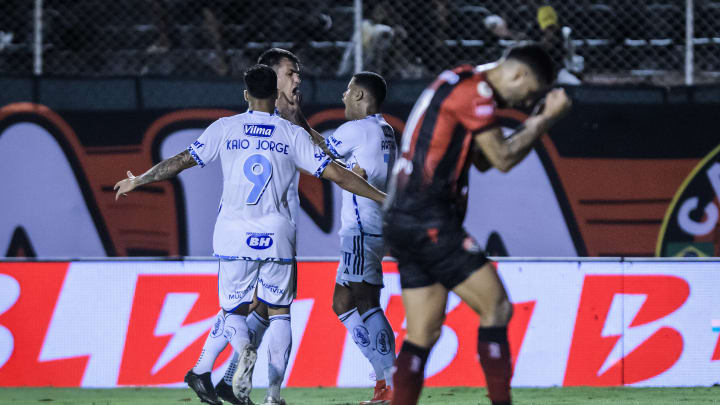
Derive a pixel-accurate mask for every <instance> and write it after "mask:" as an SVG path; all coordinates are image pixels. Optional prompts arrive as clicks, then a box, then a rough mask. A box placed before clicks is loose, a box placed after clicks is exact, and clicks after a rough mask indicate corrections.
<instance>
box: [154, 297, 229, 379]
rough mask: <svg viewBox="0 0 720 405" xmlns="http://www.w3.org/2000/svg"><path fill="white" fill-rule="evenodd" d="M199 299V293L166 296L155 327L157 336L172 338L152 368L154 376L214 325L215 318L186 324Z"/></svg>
mask: <svg viewBox="0 0 720 405" xmlns="http://www.w3.org/2000/svg"><path fill="white" fill-rule="evenodd" d="M197 299H198V294H197V293H170V294H168V295H166V296H165V303H164V304H163V308H162V312H160V316H159V318H158V321H157V324H156V325H155V336H165V335H170V336H171V337H170V340H169V341H168V343H167V345H166V346H165V350H163V352H162V354H161V355H160V357H158V359H157V362H156V363H155V365H154V366H153V368H152V373H153V374H155V373H157V372H158V370H160V369H162V368H163V367H165V365H167V364H168V363H169V362H170V361H171V360H172V359H174V358H175V357H176V356H177V355H178V354H180V352H182V351H183V350H185V349H186V348H187V347H188V346H189V345H190V344H191V343H192V342H194V341H195V340H196V339H198V338H199V337H201V336H204V335H206V334H207V331H208V329H209V328H210V326H211V325H212V324H213V321H214V320H215V317H214V316H213V317H211V318H207V319H205V320H202V321H200V322H195V323H191V324H185V319H186V318H187V316H188V314H189V313H190V310H191V309H192V308H193V306H194V305H195V301H197Z"/></svg>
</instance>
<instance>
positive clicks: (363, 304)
mask: <svg viewBox="0 0 720 405" xmlns="http://www.w3.org/2000/svg"><path fill="white" fill-rule="evenodd" d="M354 301H355V305H356V306H357V309H358V312H360V313H361V314H364V313H365V312H367V311H369V310H370V309H372V308H375V307H379V306H380V302H379V300H376V299H375V297H368V296H356V297H354Z"/></svg>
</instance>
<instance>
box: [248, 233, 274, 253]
mask: <svg viewBox="0 0 720 405" xmlns="http://www.w3.org/2000/svg"><path fill="white" fill-rule="evenodd" d="M248 235H249V236H248V238H247V240H246V241H245V242H246V243H247V245H248V246H249V247H251V248H253V249H257V250H262V249H267V248H269V247H270V246H272V245H273V239H272V237H270V235H272V234H271V233H248Z"/></svg>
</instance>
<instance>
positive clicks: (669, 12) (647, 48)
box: [0, 0, 720, 84]
mask: <svg viewBox="0 0 720 405" xmlns="http://www.w3.org/2000/svg"><path fill="white" fill-rule="evenodd" d="M0 4H2V12H0V74H3V75H23V74H32V73H33V72H41V73H42V74H44V75H59V76H135V75H152V76H173V77H226V76H230V77H237V76H239V75H240V74H241V73H242V72H243V70H244V69H245V68H247V67H248V66H249V65H250V64H252V63H253V62H254V61H255V60H256V59H257V56H258V55H259V54H260V53H261V52H262V51H264V50H265V49H267V48H269V47H273V46H275V47H282V48H286V49H289V50H291V51H293V52H295V53H296V54H297V55H298V56H299V57H300V59H301V62H302V68H303V74H304V75H306V76H315V77H335V76H344V75H347V74H350V73H352V72H353V70H354V69H355V58H354V52H355V50H354V49H355V47H354V46H353V44H354V41H356V40H361V41H362V50H363V57H362V60H363V65H364V66H363V68H364V69H366V70H374V71H377V72H379V73H381V74H383V75H385V76H386V77H389V78H408V79H418V78H428V77H432V76H434V75H436V74H437V73H438V72H440V71H441V70H443V69H445V68H447V67H450V66H453V65H456V64H459V63H464V62H469V63H484V62H488V61H491V60H494V59H497V58H498V57H499V56H500V55H501V54H502V52H503V50H504V49H505V48H507V47H508V46H511V45H512V44H513V43H515V42H517V41H523V40H535V41H540V42H542V43H543V44H544V45H545V46H546V47H547V49H548V50H549V51H550V53H551V54H552V56H553V58H554V59H555V61H556V63H557V66H558V69H559V70H561V76H560V78H561V81H565V82H567V83H580V82H590V83H643V82H652V83H662V84H681V83H682V82H683V80H684V72H685V65H686V51H687V46H686V45H687V44H686V37H685V35H686V33H685V30H686V15H685V7H686V1H685V0H566V1H543V0H504V1H494V0H414V1H399V0H363V1H362V17H363V20H362V24H361V28H360V29H358V30H356V29H355V24H354V16H355V8H354V1H353V0H334V1H333V0H273V1H271V0H44V1H41V2H37V1H32V0H3V2H2V3H0ZM37 4H41V5H42V6H41V7H40V8H39V9H36V5H37ZM693 25H694V30H693V31H694V32H693V40H692V50H693V52H694V63H693V69H694V76H695V79H696V81H697V82H714V81H717V80H720V79H719V78H720V0H718V1H711V0H694V13H693ZM38 53H40V54H41V55H37V54H38ZM39 56H40V57H39Z"/></svg>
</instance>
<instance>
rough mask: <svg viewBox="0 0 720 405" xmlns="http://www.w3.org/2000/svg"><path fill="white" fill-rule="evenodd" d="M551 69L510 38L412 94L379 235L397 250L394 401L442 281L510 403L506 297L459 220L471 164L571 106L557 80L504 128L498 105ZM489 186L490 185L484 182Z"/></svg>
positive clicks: (543, 57)
mask: <svg viewBox="0 0 720 405" xmlns="http://www.w3.org/2000/svg"><path fill="white" fill-rule="evenodd" d="M554 78H555V73H554V69H553V62H552V60H551V59H550V57H549V56H548V54H547V53H546V52H545V50H543V49H542V48H541V47H540V46H538V45H534V44H525V45H520V46H518V47H515V48H513V49H511V50H509V52H508V53H507V54H506V55H505V56H504V57H503V58H502V59H500V60H499V61H498V62H495V63H492V64H488V65H482V66H477V67H473V66H469V65H468V66H460V67H458V68H456V69H454V70H448V71H445V72H443V73H442V74H441V75H440V76H439V77H438V78H437V80H435V82H433V84H432V85H430V87H428V88H427V89H426V90H425V91H424V92H423V93H422V94H421V96H420V98H419V100H418V101H417V102H416V103H415V106H414V107H413V110H412V112H411V113H410V117H409V118H408V122H407V126H406V127H405V131H404V133H403V139H402V149H401V153H402V156H401V158H400V159H399V160H398V162H397V163H396V164H395V167H394V169H393V178H392V181H391V185H390V188H389V190H390V191H389V196H388V200H387V202H386V206H385V209H386V215H385V218H384V221H385V223H384V235H385V240H386V243H388V245H389V247H390V251H391V254H392V255H393V256H394V257H396V258H397V259H398V268H399V271H400V284H401V286H402V297H403V304H404V306H405V312H406V316H407V335H406V339H405V342H404V343H403V346H402V349H401V351H400V353H399V355H398V359H397V371H396V372H395V375H394V382H395V385H394V389H395V392H394V397H393V401H392V404H397V405H409V404H416V403H417V401H418V397H419V396H420V391H421V390H422V385H423V379H424V370H425V363H426V361H427V358H428V353H429V352H430V349H431V348H432V347H433V345H434V344H435V342H436V341H437V339H438V338H439V337H440V331H441V328H442V323H443V320H444V318H445V305H446V302H447V295H448V291H453V292H454V293H455V294H457V295H458V296H459V297H460V298H461V299H462V300H463V301H464V302H465V303H467V304H468V305H469V306H470V307H471V308H472V309H473V310H474V311H475V312H476V313H478V314H479V315H480V328H479V329H478V354H479V358H480V364H481V365H482V368H483V371H484V372H485V376H486V380H487V387H488V396H489V397H490V400H491V401H492V403H493V404H494V405H501V404H510V379H511V377H512V365H511V362H510V352H509V348H508V341H507V324H508V322H509V321H510V318H511V316H512V305H511V303H510V301H509V300H508V296H507V293H506V292H505V288H504V286H503V284H502V281H501V280H500V278H499V277H498V274H497V272H496V270H495V268H494V266H493V264H492V263H491V262H490V261H488V259H487V258H486V257H485V255H484V254H483V252H482V251H481V249H480V248H479V247H478V246H477V244H476V243H475V241H474V240H473V239H472V238H471V237H470V236H468V234H467V233H466V232H465V230H464V229H463V227H462V223H463V220H464V218H465V210H466V207H467V181H468V170H469V167H470V164H471V162H473V163H474V164H475V165H476V166H477V167H478V168H480V169H481V170H486V169H487V168H489V166H490V165H492V166H494V167H495V168H497V169H498V170H501V171H503V172H505V171H508V170H510V169H511V168H512V167H513V166H515V165H516V164H518V163H519V162H520V161H521V160H522V159H523V158H524V157H525V156H526V155H527V154H528V153H529V152H530V150H531V148H532V146H533V144H534V143H535V141H536V140H537V139H538V138H539V137H540V135H542V134H544V133H545V132H546V131H547V130H548V129H549V128H550V127H551V126H552V125H553V124H554V123H555V122H556V121H557V120H558V119H559V118H560V117H561V116H562V115H563V114H564V113H565V112H566V111H567V110H568V109H569V108H570V104H571V102H570V99H569V98H568V97H567V95H566V94H565V92H564V91H563V90H561V89H556V90H552V91H550V92H549V93H548V94H547V97H546V101H545V106H544V110H543V111H542V112H541V113H539V114H536V115H532V116H531V117H529V118H528V119H527V120H526V121H525V122H524V125H523V126H522V127H521V128H520V129H518V130H517V131H516V132H515V133H514V134H512V135H511V136H510V137H508V138H506V137H504V136H503V132H502V129H501V128H500V127H499V125H498V122H497V120H496V117H495V109H496V108H497V107H530V106H532V105H533V104H534V103H536V102H537V101H538V99H539V98H540V97H542V95H544V94H545V93H546V92H547V91H548V89H549V88H550V86H551V85H552V83H553V81H554ZM487 192H492V190H487Z"/></svg>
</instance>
